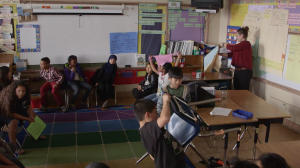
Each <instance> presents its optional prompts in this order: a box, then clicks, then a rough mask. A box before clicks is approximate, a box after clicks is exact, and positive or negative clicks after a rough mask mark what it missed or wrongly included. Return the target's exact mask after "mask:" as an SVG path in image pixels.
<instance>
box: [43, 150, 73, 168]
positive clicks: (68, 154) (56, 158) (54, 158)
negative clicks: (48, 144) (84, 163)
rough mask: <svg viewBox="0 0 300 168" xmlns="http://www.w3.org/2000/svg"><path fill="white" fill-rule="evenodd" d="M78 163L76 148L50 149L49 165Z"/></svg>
mask: <svg viewBox="0 0 300 168" xmlns="http://www.w3.org/2000/svg"><path fill="white" fill-rule="evenodd" d="M68 163H76V148H75V147H69V148H50V149H49V155H48V161H47V165H54V164H68Z"/></svg>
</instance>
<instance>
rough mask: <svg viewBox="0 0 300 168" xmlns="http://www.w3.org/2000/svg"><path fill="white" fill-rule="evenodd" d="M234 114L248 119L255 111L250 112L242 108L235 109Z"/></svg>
mask: <svg viewBox="0 0 300 168" xmlns="http://www.w3.org/2000/svg"><path fill="white" fill-rule="evenodd" d="M232 115H233V116H236V117H240V118H242V119H246V120H247V119H250V118H252V117H253V113H250V112H248V111H244V110H241V109H237V110H234V111H233V112H232Z"/></svg>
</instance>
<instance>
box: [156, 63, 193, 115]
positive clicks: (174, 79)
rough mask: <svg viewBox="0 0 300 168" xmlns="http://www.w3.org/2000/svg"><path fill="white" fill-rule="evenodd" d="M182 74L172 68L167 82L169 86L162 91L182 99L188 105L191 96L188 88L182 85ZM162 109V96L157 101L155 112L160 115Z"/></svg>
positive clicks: (176, 68) (179, 69) (175, 68)
mask: <svg viewBox="0 0 300 168" xmlns="http://www.w3.org/2000/svg"><path fill="white" fill-rule="evenodd" d="M182 78H183V73H182V70H181V68H179V67H173V68H171V69H170V71H169V81H170V83H171V84H170V85H167V86H164V87H163V88H162V91H163V92H164V93H169V94H171V95H172V96H176V97H179V98H182V99H183V100H184V101H185V102H186V103H190V101H191V96H190V92H189V87H188V86H186V85H182V84H181V83H182ZM162 107H163V98H162V96H159V97H158V101H157V112H158V114H160V112H161V109H162Z"/></svg>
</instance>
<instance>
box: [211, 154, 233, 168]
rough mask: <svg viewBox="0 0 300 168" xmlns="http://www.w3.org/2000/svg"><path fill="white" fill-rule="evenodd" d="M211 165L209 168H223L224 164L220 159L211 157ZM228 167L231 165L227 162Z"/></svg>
mask: <svg viewBox="0 0 300 168" xmlns="http://www.w3.org/2000/svg"><path fill="white" fill-rule="evenodd" d="M208 162H209V164H208V165H207V168H217V167H223V164H224V162H223V161H222V160H221V159H219V158H214V157H210V158H208ZM226 166H229V163H228V162H226Z"/></svg>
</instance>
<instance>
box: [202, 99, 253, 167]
mask: <svg viewBox="0 0 300 168" xmlns="http://www.w3.org/2000/svg"><path fill="white" fill-rule="evenodd" d="M215 106H216V107H222V108H229V109H232V110H231V112H230V114H229V115H228V116H218V115H210V112H211V111H212V110H213V109H214V108H199V109H197V111H196V112H197V114H198V115H199V117H200V118H201V119H202V121H203V122H205V124H206V125H207V127H209V130H220V129H230V128H234V127H241V126H242V125H243V124H245V123H249V124H254V125H255V124H256V123H257V119H256V118H251V119H248V120H245V119H242V118H239V117H235V116H233V115H232V111H234V110H236V109H242V110H244V109H243V108H242V107H240V106H239V105H237V104H236V103H234V102H233V101H232V100H230V99H224V100H221V101H218V102H216V103H215ZM255 126H257V125H255ZM237 134H238V137H239V135H240V134H241V131H238V132H237ZM257 138H258V132H257V133H255V136H254V148H255V144H256V143H257ZM237 144H238V145H237V150H236V152H237V153H236V155H237V157H238V149H239V138H238V140H237ZM227 148H228V133H225V136H224V162H226V151H227ZM254 155H255V153H253V156H254Z"/></svg>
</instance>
